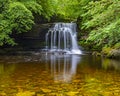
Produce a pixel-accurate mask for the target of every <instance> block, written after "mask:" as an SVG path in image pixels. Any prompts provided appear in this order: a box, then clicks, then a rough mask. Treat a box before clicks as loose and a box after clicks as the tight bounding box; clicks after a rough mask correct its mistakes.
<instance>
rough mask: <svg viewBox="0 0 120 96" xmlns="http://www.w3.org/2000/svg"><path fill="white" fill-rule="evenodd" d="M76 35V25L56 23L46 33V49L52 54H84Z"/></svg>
mask: <svg viewBox="0 0 120 96" xmlns="http://www.w3.org/2000/svg"><path fill="white" fill-rule="evenodd" d="M76 34H77V32H76V24H75V23H56V24H54V26H53V27H51V28H50V29H49V30H48V32H47V33H46V36H45V38H46V48H47V49H48V50H49V51H51V52H63V53H68V54H82V52H81V50H80V49H79V48H78V44H77V37H76Z"/></svg>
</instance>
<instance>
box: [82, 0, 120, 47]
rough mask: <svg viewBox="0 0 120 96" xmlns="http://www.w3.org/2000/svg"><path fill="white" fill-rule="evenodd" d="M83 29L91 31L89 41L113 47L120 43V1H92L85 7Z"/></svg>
mask: <svg viewBox="0 0 120 96" xmlns="http://www.w3.org/2000/svg"><path fill="white" fill-rule="evenodd" d="M84 8H85V10H86V12H84V13H83V14H82V15H81V17H82V29H83V30H84V29H86V30H89V31H90V34H89V37H88V39H87V41H88V42H89V41H90V42H94V43H95V44H97V45H102V46H105V45H108V46H113V45H114V44H115V43H117V42H119V41H120V15H119V14H120V1H119V0H99V1H91V2H89V3H88V5H86V6H85V7H84Z"/></svg>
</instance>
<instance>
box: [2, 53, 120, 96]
mask: <svg viewBox="0 0 120 96" xmlns="http://www.w3.org/2000/svg"><path fill="white" fill-rule="evenodd" d="M0 96H120V61H116V60H109V59H103V58H101V57H94V56H91V55H59V54H51V55H50V54H41V55H40V54H37V53H35V54H34V55H31V56H22V55H21V56H0Z"/></svg>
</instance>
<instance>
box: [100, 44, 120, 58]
mask: <svg viewBox="0 0 120 96" xmlns="http://www.w3.org/2000/svg"><path fill="white" fill-rule="evenodd" d="M119 47H120V46H119V44H115V46H113V47H104V48H103V49H102V52H101V53H102V55H103V56H106V57H108V58H116V59H117V58H120V49H119Z"/></svg>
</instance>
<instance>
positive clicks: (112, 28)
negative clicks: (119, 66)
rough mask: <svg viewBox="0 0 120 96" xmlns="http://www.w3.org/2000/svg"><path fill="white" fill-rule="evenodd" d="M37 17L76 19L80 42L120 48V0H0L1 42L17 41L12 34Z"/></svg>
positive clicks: (10, 42) (23, 28) (87, 45)
mask: <svg viewBox="0 0 120 96" xmlns="http://www.w3.org/2000/svg"><path fill="white" fill-rule="evenodd" d="M37 18H39V20H40V19H43V18H44V19H45V20H47V21H48V22H51V21H52V19H53V18H56V20H57V19H58V20H59V21H60V20H61V21H62V22H64V21H65V22H66V21H68V22H69V21H74V22H76V23H77V24H78V27H79V30H80V31H79V37H80V39H79V41H78V42H79V44H81V45H83V46H85V47H88V48H90V49H99V50H102V49H104V48H107V49H109V48H115V49H119V48H120V43H119V42H120V0H0V46H3V45H5V44H8V45H12V46H14V45H16V43H15V42H14V38H12V36H11V35H13V34H20V33H23V32H28V31H29V30H31V28H32V26H33V25H34V24H35V23H36V22H35V20H36V19H37ZM93 45H94V46H93Z"/></svg>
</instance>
